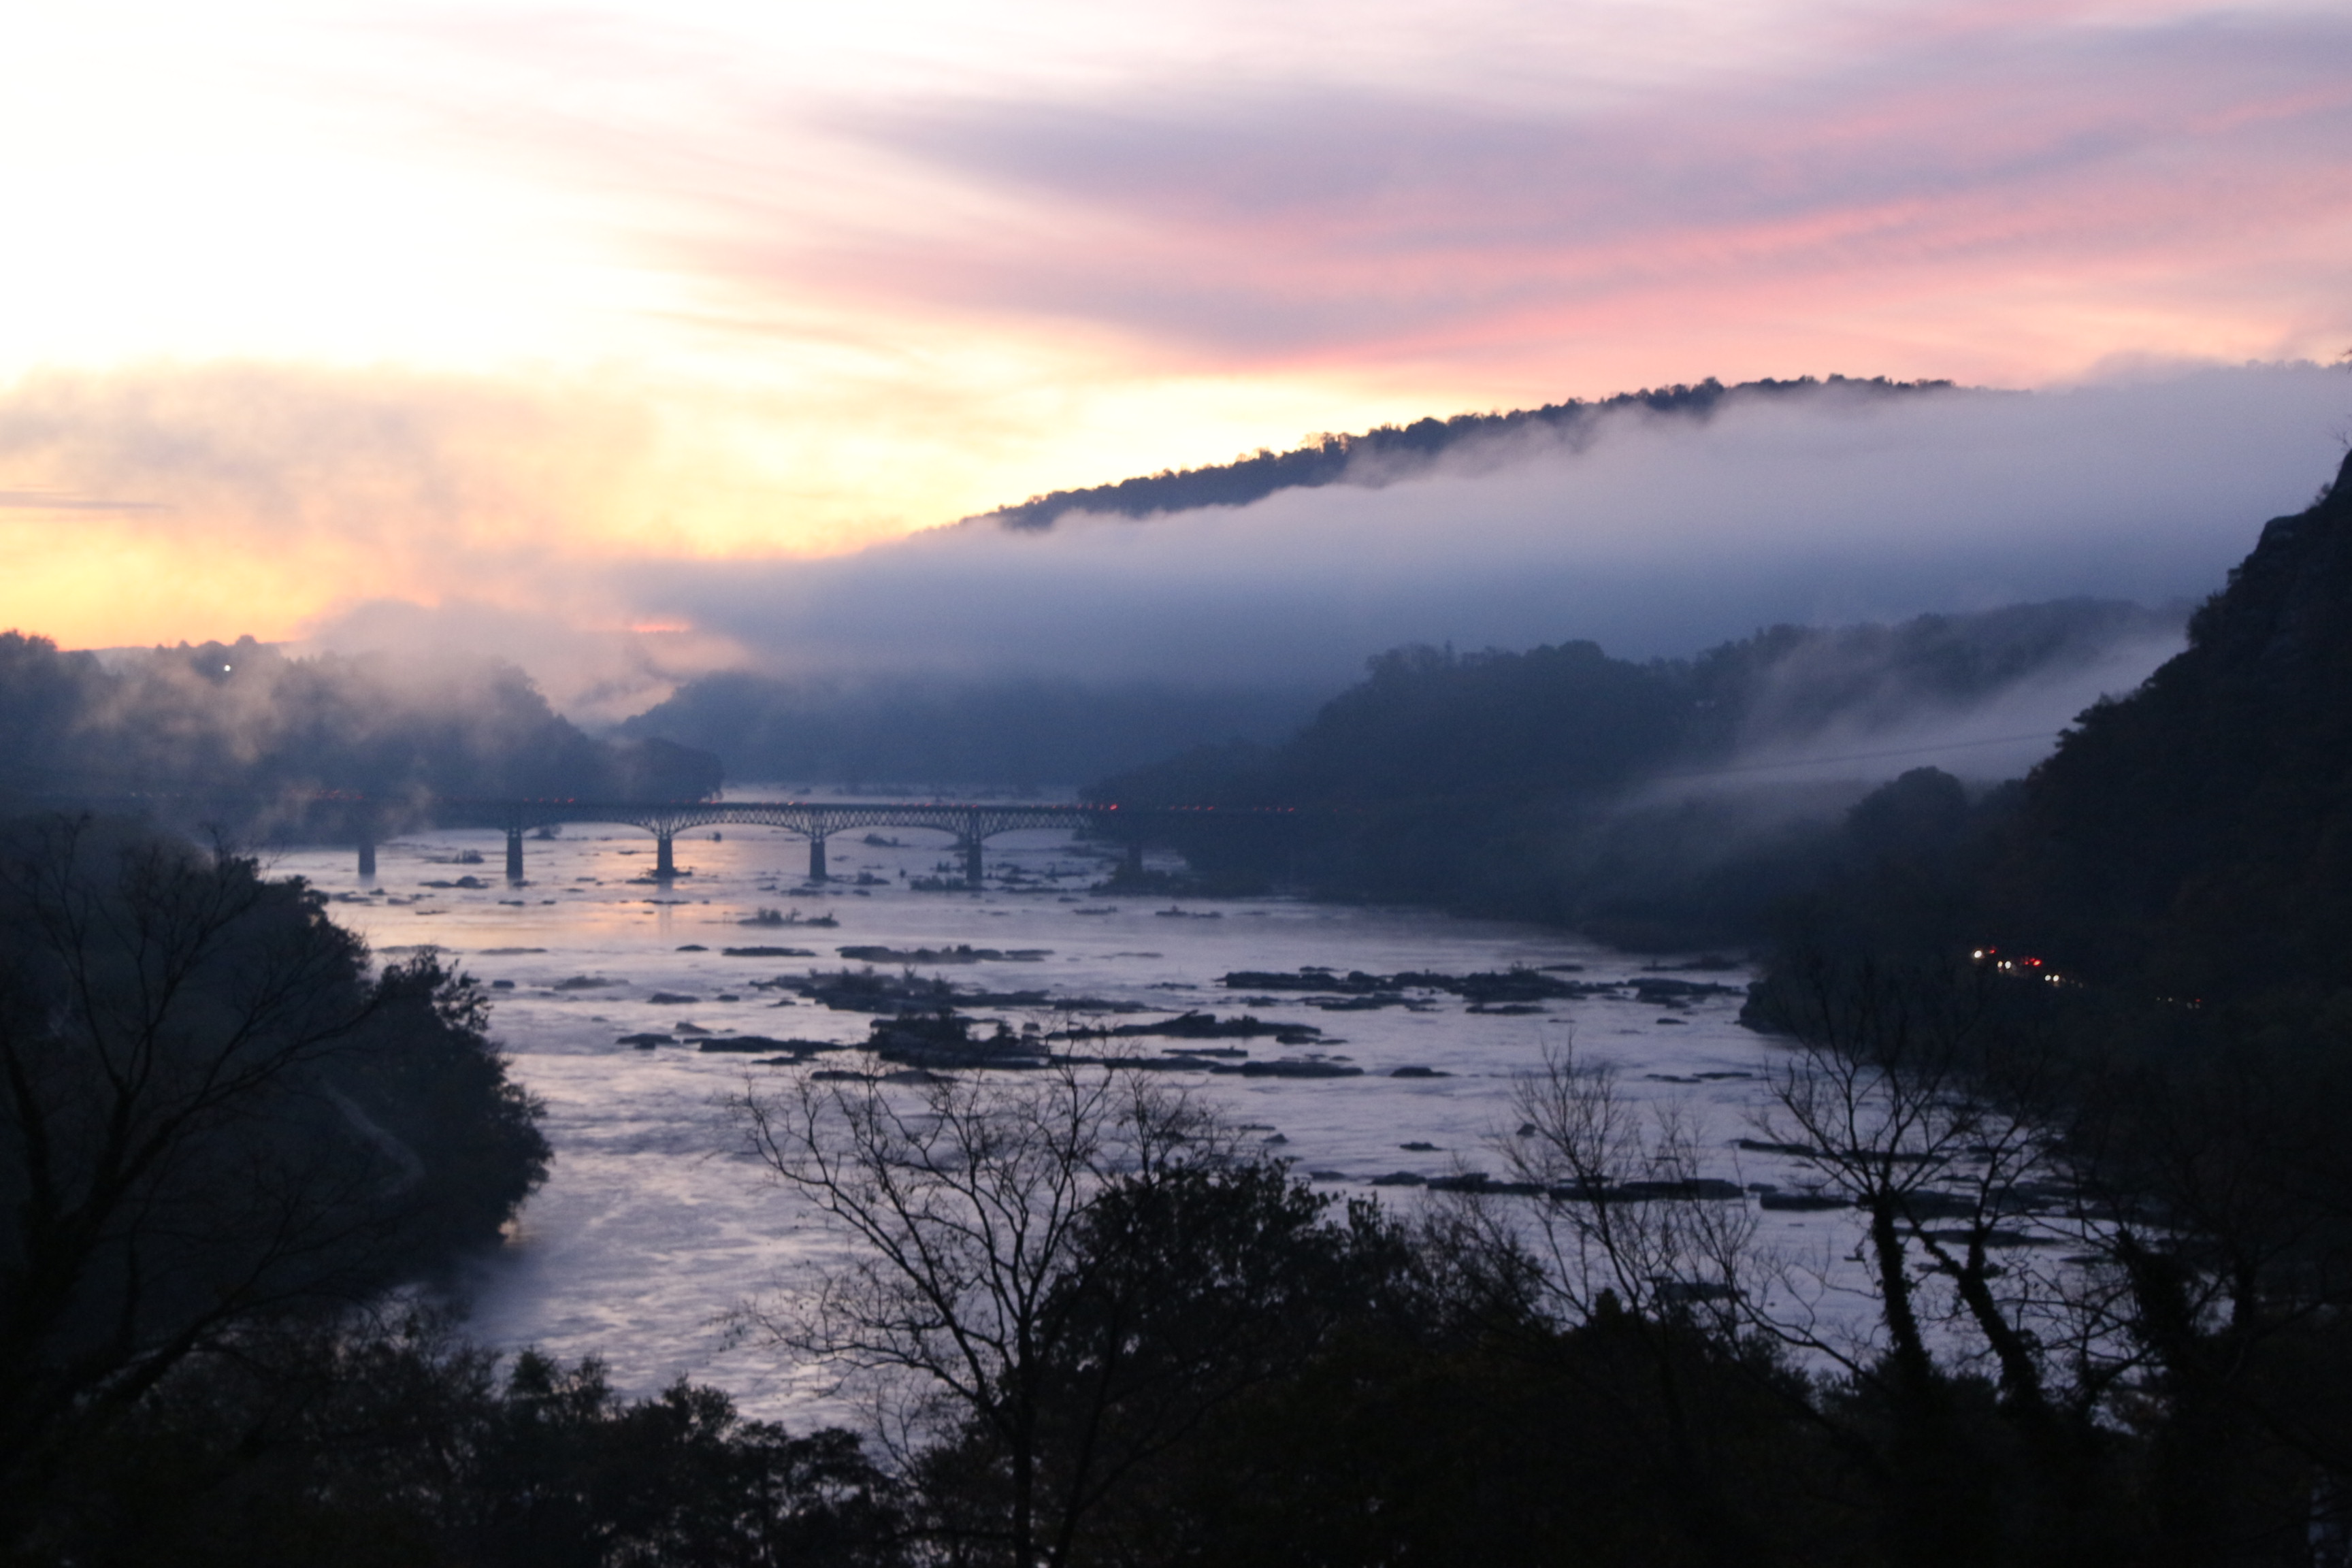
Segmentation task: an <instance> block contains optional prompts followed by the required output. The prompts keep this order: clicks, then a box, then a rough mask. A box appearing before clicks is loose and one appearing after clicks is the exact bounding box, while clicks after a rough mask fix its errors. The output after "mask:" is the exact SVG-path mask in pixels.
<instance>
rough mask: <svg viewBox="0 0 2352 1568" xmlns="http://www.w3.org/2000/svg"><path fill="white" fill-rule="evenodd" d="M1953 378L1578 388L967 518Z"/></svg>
mask: <svg viewBox="0 0 2352 1568" xmlns="http://www.w3.org/2000/svg"><path fill="white" fill-rule="evenodd" d="M1951 386H1952V384H1951V383H1950V382H1948V381H1888V380H1887V379H1886V378H1885V377H1884V376H1871V377H1869V378H1867V379H1862V378H1857V377H1853V376H1843V375H1832V376H1831V377H1830V378H1829V379H1828V380H1827V381H1819V380H1816V379H1815V378H1813V377H1812V376H1810V375H1807V376H1799V377H1798V378H1797V379H1795V380H1793V381H1774V380H1770V379H1766V380H1763V381H1745V382H1741V383H1740V384H1738V385H1737V386H1725V385H1724V384H1722V383H1720V382H1718V381H1717V380H1716V379H1715V378H1714V377H1713V376H1709V377H1708V378H1707V379H1706V380H1705V381H1703V382H1700V383H1699V384H1697V385H1696V386H1683V385H1675V386H1661V387H1656V388H1644V389H1643V390H1642V391H1640V392H1621V393H1619V394H1617V395H1615V396H1613V397H1602V398H1597V399H1594V400H1592V401H1590V402H1588V401H1586V400H1585V399H1583V398H1580V397H1575V398H1570V399H1569V400H1568V401H1567V402H1565V403H1548V404H1545V405H1543V406H1542V407H1540V408H1521V409H1514V410H1512V411H1511V412H1509V413H1507V414H1456V415H1454V416H1453V417H1452V418H1450V419H1416V420H1414V421H1413V422H1412V424H1410V425H1404V426H1397V425H1382V426H1378V427H1376V428H1374V429H1370V430H1367V431H1365V432H1363V433H1362V434H1361V435H1352V436H1339V435H1324V436H1319V437H1314V438H1313V439H1311V440H1309V441H1308V442H1307V444H1305V445H1303V446H1300V447H1295V448H1293V449H1292V450H1290V451H1287V452H1273V451H1265V450H1260V451H1258V452H1256V453H1255V454H1252V455H1248V456H1244V457H1241V458H1235V459H1234V460H1233V461H1232V462H1230V463H1213V464H1210V465H1208V466H1207V467H1205V468H1181V469H1180V468H1170V469H1162V470H1161V471H1160V472H1159V473H1156V474H1150V475H1146V476H1144V477H1141V478H1139V479H1121V480H1119V481H1118V483H1116V484H1107V485H1091V486H1088V487H1087V488H1085V489H1072V490H1054V491H1051V492H1049V493H1047V494H1045V495H1041V496H1031V497H1030V498H1029V499H1028V500H1025V501H1023V502H1022V503H1021V504H1020V505H1018V506H1007V507H1000V508H998V509H997V510H994V511H992V512H984V513H982V515H981V516H980V517H977V518H967V519H965V520H964V521H966V522H967V523H971V522H984V521H994V522H996V523H998V524H1000V525H1001V526H1003V527H1005V528H1013V529H1043V528H1051V527H1053V526H1054V524H1055V521H1056V520H1058V519H1060V518H1061V517H1062V516H1063V515H1064V514H1066V513H1068V512H1101V513H1106V514H1108V515H1110V516H1114V517H1136V518H1142V517H1152V516H1156V515H1158V514H1159V513H1161V512H1171V511H1189V510H1192V509H1193V508H1195V507H1204V506H1247V505H1248V504H1249V503H1250V502H1252V501H1254V500H1265V498H1266V497H1267V496H1270V495H1272V494H1274V493H1275V492H1276V490H1286V489H1311V488H1314V487H1316V486H1319V485H1333V484H1347V483H1355V484H1378V483H1384V482H1386V481H1388V480H1390V479H1399V478H1402V477H1403V476H1404V475H1406V474H1409V473H1411V472H1412V471H1413V470H1414V469H1416V468H1421V467H1423V466H1425V465H1427V464H1429V463H1430V462H1433V461H1434V460H1435V459H1436V458H1438V457H1439V456H1440V455H1442V454H1443V453H1444V452H1446V451H1447V450H1449V449H1450V448H1453V447H1458V446H1461V445H1463V444H1465V443H1468V442H1473V441H1485V440H1493V439H1496V438H1499V437H1512V436H1517V435H1522V434H1529V433H1538V434H1547V435H1549V436H1551V437H1554V438H1558V439H1563V440H1569V441H1574V440H1576V439H1577V438H1578V437H1580V436H1582V435H1583V434H1584V433H1585V432H1586V431H1587V429H1588V427H1589V426H1591V425H1592V423H1593V422H1594V421H1596V420H1598V419H1600V418H1601V417H1602V416H1605V415H1610V414H1619V413H1626V412H1630V411H1633V410H1635V409H1643V410H1647V411H1648V412H1650V413H1652V414H1663V415H1668V416H1675V417H1678V418H1687V419H1706V418H1707V417H1709V416H1712V415H1713V414H1714V413H1715V412H1716V411H1717V409H1718V408H1720V407H1722V406H1723V405H1726V404H1727V403H1729V402H1732V401H1735V400H1738V399H1743V398H1746V399H1754V398H1769V397H1791V396H1806V395H1812V394H1816V393H1820V392H1822V391H1833V392H1836V393H1839V394H1843V395H1849V396H1853V395H1859V396H1867V397H1894V396H1899V395H1906V394H1913V393H1921V392H1942V391H1949V390H1950V389H1951Z"/></svg>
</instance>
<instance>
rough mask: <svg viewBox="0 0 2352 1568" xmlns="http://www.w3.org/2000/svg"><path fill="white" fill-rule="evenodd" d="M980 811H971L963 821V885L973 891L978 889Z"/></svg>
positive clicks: (979, 875)
mask: <svg viewBox="0 0 2352 1568" xmlns="http://www.w3.org/2000/svg"><path fill="white" fill-rule="evenodd" d="M980 843H981V838H980V813H978V812H976V811H975V812H972V813H971V814H970V815H969V816H966V817H965V818H964V823H963V885H964V886H965V887H967V888H970V889H971V890H972V891H973V892H975V893H977V892H978V891H980V878H981V864H980Z"/></svg>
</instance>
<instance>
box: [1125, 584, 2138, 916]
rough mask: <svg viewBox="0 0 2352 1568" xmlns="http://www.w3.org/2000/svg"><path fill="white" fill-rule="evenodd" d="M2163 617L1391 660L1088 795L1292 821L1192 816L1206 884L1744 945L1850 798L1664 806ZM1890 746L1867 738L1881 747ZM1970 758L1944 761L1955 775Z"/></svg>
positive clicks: (1991, 691)
mask: <svg viewBox="0 0 2352 1568" xmlns="http://www.w3.org/2000/svg"><path fill="white" fill-rule="evenodd" d="M2178 624H2179V623H2178V619H2177V617H2176V616H2173V615H2171V614H2169V613H2165V612H2157V611H2150V610H2146V609H2142V608H2140V607H2138V606H2137V605H2125V604H2116V603H2111V602H2100V601H2088V600H2067V601H2059V602H2054V603H2051V604H2044V605H2014V606H2011V607H2010V608H2007V609H2002V610H1997V611H1990V612H1986V613H1982V614H1978V615H1969V616H1921V617H1918V618H1917V619H1915V620H1912V621H1908V622H1906V623H1903V624H1902V625H1899V626H1850V627H1844V628H1839V629H1834V630H1822V629H1813V628H1805V627H1796V626H1779V627H1774V628H1771V629H1769V630H1766V631H1762V632H1759V633H1758V634H1756V635H1755V636H1754V637H1748V638H1744V639H1742V640H1740V641H1738V642H1734V643H1727V644H1725V645H1723V646H1721V647H1716V648H1713V649H1710V650H1708V651H1707V652H1706V653H1704V654H1701V655H1699V656H1698V657H1697V658H1691V659H1669V660H1655V661H1652V662H1649V663H1646V664H1637V663H1634V662H1632V661H1629V660H1624V659H1616V658H1610V657H1609V656H1608V655H1607V654H1605V653H1604V652H1602V651H1601V648H1599V647H1596V646H1595V645H1593V644H1591V643H1564V644H1560V645H1558V646H1555V647H1538V648H1531V649H1528V650H1527V651H1525V652H1519V653H1511V652H1499V651H1492V650H1490V651H1487V652H1483V653H1473V654H1460V653H1455V652H1454V651H1452V650H1450V649H1436V648H1429V647H1408V648H1400V649H1395V650H1392V651H1391V652H1389V653H1386V654H1383V655H1381V656H1380V657H1379V658H1375V659H1373V660H1372V661H1371V668H1370V675H1369V677H1368V679H1365V680H1364V681H1363V682H1362V683H1360V685H1358V686H1356V687H1354V688H1352V689H1349V691H1347V692H1345V693H1343V694H1341V695H1340V696H1339V697H1338V698H1335V699H1334V700H1332V701H1330V702H1329V703H1328V704H1327V705H1325V707H1324V708H1323V709H1322V710H1321V711H1320V712H1319V713H1318V714H1317V716H1316V717H1315V719H1314V720H1313V721H1312V722H1310V723H1308V724H1307V725H1306V726H1305V727H1304V728H1303V729H1301V730H1300V731H1298V732H1297V734H1296V735H1294V736H1293V737H1292V738H1291V739H1289V740H1288V741H1286V742H1283V743H1282V744H1280V745H1278V746H1274V747H1249V746H1225V747H1219V748H1209V749H1201V750H1196V751H1194V752H1191V753H1188V754H1185V755H1181V756H1179V757H1176V758H1172V759H1171V760H1169V761H1167V762H1164V763H1158V764H1155V765H1153V766H1151V767H1148V768H1141V769H1137V770H1135V771H1133V772H1130V773H1125V774H1121V775H1118V776H1116V777H1113V778H1109V779H1106V780H1103V781H1101V782H1099V783H1097V784H1094V785H1092V786H1090V787H1089V790H1088V792H1087V793H1088V795H1090V797H1092V798H1096V799H1101V800H1115V801H1119V802H1122V803H1129V804H1134V805H1216V806H1226V807H1232V806H1273V805H1281V806H1293V807H1298V808H1301V810H1302V813H1303V816H1301V817H1300V818H1299V819H1297V820H1295V821H1291V820H1286V821H1285V822H1284V823H1283V824H1281V825H1279V826H1275V825H1267V824H1252V823H1249V822H1247V821H1244V822H1242V823H1240V824H1238V825H1235V824H1233V823H1228V822H1223V821H1217V820H1215V819H1213V816H1204V818H1203V820H1202V824H1201V825H1200V826H1197V827H1189V828H1188V829H1187V830H1186V835H1185V842H1184V848H1185V850H1186V853H1187V855H1188V857H1189V858H1191V859H1192V862H1193V864H1194V866H1195V868H1196V869H1198V870H1199V871H1201V872H1202V874H1203V875H1204V876H1205V877H1206V878H1207V879H1209V880H1210V881H1211V882H1212V883H1222V884H1223V885H1227V886H1236V887H1239V886H1248V885H1262V884H1265V883H1271V882H1288V883H1293V884H1297V885H1302V886H1305V887H1307V888H1309V889H1314V890H1316V891H1318V892H1320V893H1323V894H1325V895H1327V896H1334V897H1349V898H1370V899H1381V900H1401V901H1419V902H1433V903H1442V904H1446V905H1451V906H1454V907H1458V908H1464V909H1470V910H1480V911H1484V912H1488V913H1499V914H1508V915H1514V916H1519V917H1525V918H1533V919H1539V920H1549V921H1564V922H1570V923H1577V924H1582V925H1585V926H1588V927H1590V928H1591V929H1594V930H1595V931H1600V932H1601V933H1603V934H1606V935H1609V936H1611V937H1612V938H1613V939H1615V940H1619V941H1625V942H1637V943H1647V942H1668V943H1675V944H1679V943H1684V942H1713V941H1733V940H1738V939H1739V938H1740V937H1742V936H1743V935H1748V934H1753V933H1754V932H1755V931H1757V930H1758V929H1759V921H1761V919H1762V914H1763V911H1764V910H1765V909H1766V908H1767V907H1768V906H1769V904H1770V903H1771V902H1772V901H1773V900H1776V899H1779V898H1781V897H1783V896H1786V895H1787V894H1788V893H1790V892H1791V891H1792V890H1794V889H1796V888H1798V887H1800V886H1802V885H1805V884H1806V883H1807V882H1808V881H1809V880H1810V879H1812V878H1814V877H1815V876H1816V875H1817V874H1818V869H1819V866H1818V863H1819V862H1820V861H1821V860H1822V857H1824V856H1828V857H1831V858H1835V856H1836V855H1837V854H1838V853H1840V851H1838V850H1837V849H1836V848H1835V847H1834V844H1833V843H1832V840H1834V839H1835V837H1836V836H1837V833H1838V831H1839V830H1838V828H1837V826H1836V824H1837V820H1838V816H1839V814H1840V813H1841V812H1842V811H1843V809H1844V808H1845V807H1846V806H1847V805H1851V804H1852V803H1853V800H1854V799H1855V798H1856V796H1857V795H1859V793H1860V791H1859V789H1858V788H1856V787H1855V786H1853V785H1852V784H1828V785H1822V784H1782V785H1775V784H1772V783H1771V779H1772V777H1773V776H1774V775H1772V774H1771V773H1769V772H1768V773H1765V774H1763V775H1760V776H1758V777H1755V778H1752V779H1748V778H1743V779H1742V780H1741V781H1740V787H1738V788H1737V789H1731V788H1716V789H1710V790H1707V791H1706V792H1704V793H1694V792H1690V791H1683V792H1681V793H1676V794H1661V793H1658V792H1656V791H1654V790H1653V789H1651V788H1650V786H1653V785H1655V784H1660V783H1663V782H1669V781H1672V780H1678V779H1682V778H1684V777H1685V775H1693V774H1696V775H1707V774H1712V773H1717V772H1718V771H1719V770H1723V769H1725V768H1727V766H1732V765H1735V764H1736V761H1737V760H1738V759H1741V758H1748V757H1752V756H1754V755H1758V754H1763V755H1769V756H1788V755H1802V754H1805V753H1806V752H1809V751H1810V752H1815V753H1835V752H1853V751H1857V750H1860V751H1868V750H1870V749H1871V748H1872V746H1873V744H1874V742H1872V740H1871V739H1870V737H1872V736H1874V735H1885V734H1897V735H1901V736H1905V737H1908V738H1909V743H1911V744H1913V745H1917V744H1920V743H1922V742H1921V741H1920V737H1921V736H1923V735H1925V736H1928V737H1930V739H1931V740H1932V737H1933V736H1934V734H1935V733H1936V729H1935V727H1936V725H1937V723H1938V722H1939V721H1947V722H1948V721H1955V720H1957V719H1958V717H1959V716H1961V715H1965V714H1967V713H1969V712H1970V711H1971V710H1977V709H1979V707H1980V706H1981V705H1982V704H1984V703H1986V702H1988V701H1990V700H1997V699H2000V698H2001V697H2003V696H2004V695H2009V694H2015V693H2017V692H2019V691H2021V690H2023V689H2028V688H2030V687H2031V686H2032V684H2033V683H2036V682H2043V681H2052V682H2063V680H2065V679H2067V678H2069V677H2075V678H2080V677H2081V676H2082V674H2083V673H2084V671H2088V670H2095V669H2096V668H2099V667H2100V661H2101V659H2102V658H2105V657H2106V656H2107V655H2109V654H2110V653H2111V652H2112V650H2114V649H2115V648H2116V647H2118V646H2119V645H2121V644H2126V643H2129V642H2132V641H2135V640H2138V639H2151V640H2152V639H2156V638H2160V637H2165V636H2167V635H2169V634H2170V632H2171V631H2172V629H2173V628H2174V627H2176V626H2178ZM1877 743H1884V742H1877ZM1966 754H1967V753H1966V752H1961V753H1959V755H1960V756H1962V757H1963V758H1964V757H1965V756H1966Z"/></svg>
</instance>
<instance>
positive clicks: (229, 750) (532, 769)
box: [0, 631, 719, 801]
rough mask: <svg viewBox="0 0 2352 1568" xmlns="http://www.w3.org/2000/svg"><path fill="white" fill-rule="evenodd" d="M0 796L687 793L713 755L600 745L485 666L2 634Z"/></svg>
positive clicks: (710, 773)
mask: <svg viewBox="0 0 2352 1568" xmlns="http://www.w3.org/2000/svg"><path fill="white" fill-rule="evenodd" d="M0 733H5V735H6V736H7V737H8V742H7V744H6V746H5V748H0V795H5V796H9V797H14V798H16V799H17V800H19V801H23V800H26V799H28V798H29V799H39V800H44V801H47V800H53V799H56V798H58V797H68V798H70V797H73V796H76V795H89V796H107V795H116V794H121V793H124V792H131V791H139V792H147V791H153V792H162V793H172V792H193V793H212V794H218V795H255V796H267V795H278V794H281V793H285V792H299V791H311V790H347V791H357V792H363V793H366V794H370V795H380V796H386V797H400V796H409V795H425V794H436V795H477V796H492V797H504V796H516V795H573V796H583V797H604V798H610V797H614V796H635V797H640V798H657V799H674V798H679V797H693V796H699V795H706V794H708V793H709V792H710V791H712V790H715V789H716V788H717V787H718V786H719V762H718V759H717V758H716V757H713V756H710V755H709V754H708V753H706V752H694V751H692V750H690V749H688V748H685V747H680V746H675V745H672V744H670V743H668V742H662V741H654V740H642V741H631V742H625V743H622V744H618V745H614V744H610V743H607V742H602V741H597V740H593V739H592V738H590V737H589V736H587V735H584V734H583V733H582V732H581V731H579V730H578V729H576V728H575V727H574V726H573V725H572V723H571V722H570V721H567V720H565V719H563V718H562V716H560V715H558V714H557V713H556V712H555V711H554V710H551V708H549V707H548V705H547V700H546V699H544V698H543V697H541V695H540V693H539V691H538V689H537V688H536V687H534V686H533V685H532V684H531V682H530V678H529V677H528V676H526V675H525V674H524V673H523V672H522V671H521V670H520V669H517V668H514V667H513V666H511V665H509V664H505V663H502V662H499V661H497V660H488V659H483V660H448V661H442V662H436V663H431V664H422V663H397V662H394V661H393V660H391V659H387V658H379V657H373V656H370V657H362V658H343V657H341V656H338V655H333V654H322V655H320V656H317V657H314V658H287V657H286V656H284V655H283V654H281V653H279V652H278V651H277V650H276V649H274V648H271V647H266V646H264V645H262V644H258V643H256V642H255V641H254V640H253V639H252V638H250V637H242V638H239V639H238V640H237V641H236V643H235V644H234V645H224V644H221V643H206V644H205V645H204V646H203V647H188V646H187V645H185V644H183V645H181V646H180V647H176V648H157V649H154V650H153V651H152V652H148V653H140V654H133V655H129V656H117V657H116V658H113V659H112V660H111V661H101V660H100V658H98V657H97V656H95V655H93V654H89V653H60V652H59V651H58V647H57V645H56V644H54V643H52V642H51V641H49V640H48V639H47V638H46V637H26V636H24V635H22V634H20V633H17V632H13V631H12V632H7V633H0Z"/></svg>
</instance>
